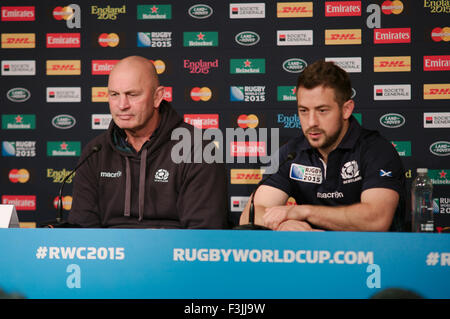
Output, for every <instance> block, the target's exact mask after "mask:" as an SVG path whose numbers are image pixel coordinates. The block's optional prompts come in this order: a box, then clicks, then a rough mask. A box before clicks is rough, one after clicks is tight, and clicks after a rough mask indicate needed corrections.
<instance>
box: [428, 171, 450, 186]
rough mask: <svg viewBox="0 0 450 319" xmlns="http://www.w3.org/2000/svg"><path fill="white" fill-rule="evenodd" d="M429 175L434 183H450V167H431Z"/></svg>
mask: <svg viewBox="0 0 450 319" xmlns="http://www.w3.org/2000/svg"><path fill="white" fill-rule="evenodd" d="M428 177H429V178H430V179H431V181H432V183H433V185H450V169H429V170H428Z"/></svg>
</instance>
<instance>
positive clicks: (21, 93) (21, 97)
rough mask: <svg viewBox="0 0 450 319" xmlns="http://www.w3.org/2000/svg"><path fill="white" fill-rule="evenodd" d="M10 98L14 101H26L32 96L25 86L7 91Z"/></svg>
mask: <svg viewBox="0 0 450 319" xmlns="http://www.w3.org/2000/svg"><path fill="white" fill-rule="evenodd" d="M6 97H7V98H8V100H10V101H13V102H19V103H21V102H25V101H26V100H28V99H29V98H30V97H31V93H30V91H28V90H27V89H24V88H14V89H11V90H9V91H8V92H7V93H6Z"/></svg>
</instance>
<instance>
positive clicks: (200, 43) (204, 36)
mask: <svg viewBox="0 0 450 319" xmlns="http://www.w3.org/2000/svg"><path fill="white" fill-rule="evenodd" d="M183 45H184V46H185V47H216V46H218V45H219V32H216V31H200V32H183Z"/></svg>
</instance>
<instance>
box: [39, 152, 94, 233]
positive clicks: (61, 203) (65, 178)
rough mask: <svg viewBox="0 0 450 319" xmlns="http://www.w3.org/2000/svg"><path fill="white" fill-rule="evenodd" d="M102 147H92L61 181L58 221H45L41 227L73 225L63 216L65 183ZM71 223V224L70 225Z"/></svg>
mask: <svg viewBox="0 0 450 319" xmlns="http://www.w3.org/2000/svg"><path fill="white" fill-rule="evenodd" d="M101 149H102V145H101V144H97V145H95V146H93V147H92V149H91V151H90V153H89V154H88V155H87V156H86V157H85V158H84V159H83V160H82V161H81V162H80V163H79V164H78V165H77V166H75V168H74V169H73V170H72V171H71V172H70V174H68V175H66V177H64V179H63V181H62V183H61V187H60V188H59V194H58V205H57V210H58V213H57V215H56V223H53V222H52V223H44V224H43V225H41V227H47V228H54V227H59V228H66V227H71V226H70V225H69V224H67V223H63V217H62V210H63V201H62V197H63V196H62V193H63V189H64V185H65V184H66V181H67V180H68V179H69V177H71V176H72V175H73V174H74V173H75V172H76V170H77V169H78V168H80V166H81V165H83V164H84V163H85V162H86V161H87V160H88V159H89V158H90V157H91V156H92V155H93V154H95V153H97V152H98V151H100V150H101ZM68 225H69V226H68Z"/></svg>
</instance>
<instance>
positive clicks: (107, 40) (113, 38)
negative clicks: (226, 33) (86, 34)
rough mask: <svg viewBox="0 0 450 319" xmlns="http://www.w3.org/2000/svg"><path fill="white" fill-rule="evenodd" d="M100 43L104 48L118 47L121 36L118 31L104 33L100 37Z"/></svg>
mask: <svg viewBox="0 0 450 319" xmlns="http://www.w3.org/2000/svg"><path fill="white" fill-rule="evenodd" d="M98 44H100V46H102V47H104V48H106V47H112V48H113V47H116V46H118V45H119V36H118V35H117V33H102V34H100V36H99V37H98Z"/></svg>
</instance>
